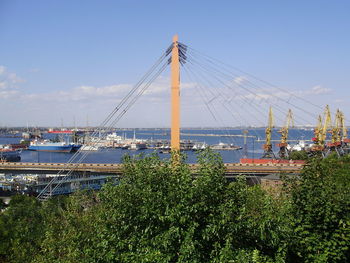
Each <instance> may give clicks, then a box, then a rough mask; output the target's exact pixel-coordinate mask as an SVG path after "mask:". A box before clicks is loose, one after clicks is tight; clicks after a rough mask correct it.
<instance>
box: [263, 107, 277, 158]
mask: <svg viewBox="0 0 350 263" xmlns="http://www.w3.org/2000/svg"><path fill="white" fill-rule="evenodd" d="M273 123H274V121H273V113H272V107H271V106H270V109H269V118H268V124H267V127H266V130H265V135H266V141H265V144H264V146H263V149H264V154H263V156H262V158H276V157H275V154H274V153H273V151H272V143H271V135H272V129H273V128H274V124H273Z"/></svg>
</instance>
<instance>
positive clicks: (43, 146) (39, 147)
mask: <svg viewBox="0 0 350 263" xmlns="http://www.w3.org/2000/svg"><path fill="white" fill-rule="evenodd" d="M74 147H75V145H74V144H67V143H65V142H50V141H49V140H34V141H32V142H30V145H29V147H28V150H30V151H42V152H65V153H70V152H72V151H73V149H74Z"/></svg>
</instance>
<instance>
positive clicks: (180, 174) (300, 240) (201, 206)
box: [0, 151, 350, 263]
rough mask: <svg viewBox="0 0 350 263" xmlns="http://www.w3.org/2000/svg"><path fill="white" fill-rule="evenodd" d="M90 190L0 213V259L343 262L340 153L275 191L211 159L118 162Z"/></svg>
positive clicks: (344, 162)
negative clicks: (113, 172) (120, 165)
mask: <svg viewBox="0 0 350 263" xmlns="http://www.w3.org/2000/svg"><path fill="white" fill-rule="evenodd" d="M124 165H125V171H124V177H123V179H121V181H120V183H119V184H118V185H114V184H112V183H110V184H107V185H105V186H104V187H103V189H102V190H101V191H99V192H79V193H76V194H74V195H71V196H69V197H60V198H54V199H52V200H50V201H48V202H44V203H40V202H38V201H36V200H35V199H34V198H32V197H26V196H16V197H14V198H12V200H11V202H10V205H9V207H8V208H7V209H6V210H5V211H4V212H2V213H1V214H0V262H240V263H241V262H243V263H244V262H252V263H257V262H276V263H277V262H349V260H350V252H349V243H350V159H349V158H342V159H335V158H328V159H326V160H319V159H313V160H311V161H310V162H309V164H308V166H307V167H306V168H305V169H304V171H303V173H302V175H301V176H300V178H288V179H286V181H285V184H284V186H283V187H282V188H281V189H280V191H279V192H278V194H276V192H274V193H273V194H272V193H270V192H269V191H266V190H264V189H263V188H262V187H261V186H260V185H255V186H248V185H247V184H246V181H245V179H244V178H238V179H237V180H235V181H234V182H228V181H226V180H225V179H224V177H223V172H224V166H223V163H222V160H221V158H220V157H219V156H218V155H217V154H214V153H212V152H210V151H204V152H202V153H200V155H199V168H198V170H197V171H196V173H194V174H193V173H191V170H190V169H189V166H188V165H187V164H185V163H184V162H183V160H178V162H176V163H173V162H171V161H164V160H161V159H160V158H159V157H158V156H146V157H144V156H140V157H139V158H136V159H134V158H131V157H129V156H126V157H125V159H124Z"/></svg>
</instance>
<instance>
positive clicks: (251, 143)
mask: <svg viewBox="0 0 350 263" xmlns="http://www.w3.org/2000/svg"><path fill="white" fill-rule="evenodd" d="M247 130H248V133H247V137H246V146H245V144H244V137H243V130H242V129H183V130H181V134H182V135H181V140H191V141H194V142H197V143H206V144H207V145H214V144H219V143H220V142H222V143H227V144H233V145H235V146H239V147H242V149H241V150H215V151H217V152H219V153H220V154H221V156H222V159H223V161H224V162H225V163H230V162H239V159H240V158H243V157H247V158H260V157H261V156H262V154H263V149H262V146H263V144H264V138H265V130H264V129H263V128H255V129H247ZM117 134H118V135H120V136H123V137H127V138H133V136H134V134H135V136H136V138H137V139H145V140H170V130H167V129H145V130H142V129H137V130H135V131H134V130H123V131H117ZM54 136H56V135H54V134H49V133H44V134H43V137H44V138H45V139H53V138H54ZM312 137H313V131H312V130H310V129H291V130H290V132H289V138H290V141H291V144H296V143H297V142H298V140H306V141H309V142H310V140H311V138H312ZM279 138H280V135H279V134H278V133H277V132H273V134H272V140H273V147H274V152H275V154H276V155H277V152H278V148H277V147H276V145H275V144H277V143H278V139H279ZM20 140H21V138H20V136H17V137H10V136H7V135H5V134H0V144H11V143H19V142H20ZM141 153H142V154H145V155H148V154H152V153H158V154H159V156H160V157H161V158H169V157H170V154H169V153H159V151H158V150H154V149H145V150H124V149H120V148H102V149H100V150H99V151H91V152H88V154H87V155H86V157H85V158H84V159H83V160H82V162H84V163H121V162H122V158H123V156H124V155H125V154H129V155H132V156H135V155H139V154H141ZM184 153H185V154H186V155H187V161H188V162H189V163H194V162H196V160H197V159H196V158H197V157H196V156H197V153H196V152H194V151H184ZM73 154H74V153H57V152H37V151H28V150H23V151H22V153H21V161H22V162H38V163H65V162H67V161H69V159H70V158H71V157H72V156H73ZM78 154H79V155H80V156H81V155H82V154H83V153H78ZM80 156H79V157H80ZM79 159H80V158H77V160H79Z"/></svg>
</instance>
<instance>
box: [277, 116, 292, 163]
mask: <svg viewBox="0 0 350 263" xmlns="http://www.w3.org/2000/svg"><path fill="white" fill-rule="evenodd" d="M291 125H292V126H294V118H293V112H292V110H291V109H289V110H288V113H287V117H286V122H285V125H284V126H283V127H282V128H281V129H280V130H279V131H278V132H279V133H280V134H281V142H280V143H278V144H277V146H278V147H279V148H280V150H279V152H278V155H279V157H280V158H282V159H285V158H287V157H288V153H289V152H288V148H287V146H288V142H287V141H288V133H289V127H290V126H291Z"/></svg>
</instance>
